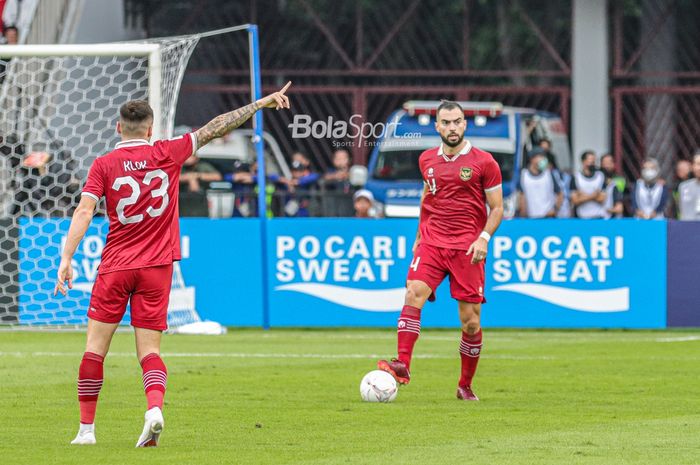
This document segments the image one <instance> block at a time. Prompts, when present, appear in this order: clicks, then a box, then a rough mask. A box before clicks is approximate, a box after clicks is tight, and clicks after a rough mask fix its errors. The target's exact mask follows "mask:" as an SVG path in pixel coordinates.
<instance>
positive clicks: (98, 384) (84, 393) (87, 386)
mask: <svg viewBox="0 0 700 465" xmlns="http://www.w3.org/2000/svg"><path fill="white" fill-rule="evenodd" d="M103 362H104V357H103V356H101V355H97V354H95V353H92V352H85V354H83V360H82V361H81V362H80V370H79V371H78V402H79V403H80V423H82V424H85V425H90V424H92V423H95V410H96V409H97V396H99V394H100V389H102V382H103V380H104V375H103Z"/></svg>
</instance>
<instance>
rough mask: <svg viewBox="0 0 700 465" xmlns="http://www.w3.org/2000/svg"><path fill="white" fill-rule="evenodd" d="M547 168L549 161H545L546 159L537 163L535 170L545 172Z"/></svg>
mask: <svg viewBox="0 0 700 465" xmlns="http://www.w3.org/2000/svg"><path fill="white" fill-rule="evenodd" d="M548 166H549V161H547V159H546V158H543V159H542V160H540V161H538V162H537V169H539V170H540V171H544V170H546V169H547V167H548Z"/></svg>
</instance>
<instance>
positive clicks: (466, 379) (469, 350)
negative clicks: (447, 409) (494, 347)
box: [459, 328, 482, 387]
mask: <svg viewBox="0 0 700 465" xmlns="http://www.w3.org/2000/svg"><path fill="white" fill-rule="evenodd" d="M481 346H482V339H481V328H479V330H478V331H477V332H475V333H474V334H468V333H466V332H464V331H462V341H461V342H460V344H459V356H460V358H461V359H462V374H461V376H460V378H459V385H460V386H461V387H468V386H471V385H472V379H473V378H474V373H476V366H477V365H478V364H479V356H480V355H481Z"/></svg>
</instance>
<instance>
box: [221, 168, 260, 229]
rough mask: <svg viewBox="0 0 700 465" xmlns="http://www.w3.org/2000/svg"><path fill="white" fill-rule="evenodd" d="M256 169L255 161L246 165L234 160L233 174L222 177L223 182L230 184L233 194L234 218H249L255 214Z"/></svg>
mask: <svg viewBox="0 0 700 465" xmlns="http://www.w3.org/2000/svg"><path fill="white" fill-rule="evenodd" d="M257 169H258V163H257V161H254V162H253V163H246V162H243V161H240V160H236V162H235V163H234V164H233V172H232V173H229V174H225V175H224V181H228V182H230V183H231V185H232V189H233V193H234V194H235V199H234V204H233V216H235V217H249V216H253V215H255V214H256V213H257V211H256V208H255V206H256V205H257V194H256V191H257V189H256V186H257V185H258V178H257Z"/></svg>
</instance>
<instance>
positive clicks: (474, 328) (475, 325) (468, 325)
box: [462, 318, 481, 336]
mask: <svg viewBox="0 0 700 465" xmlns="http://www.w3.org/2000/svg"><path fill="white" fill-rule="evenodd" d="M480 329H481V323H480V322H479V319H478V318H476V319H472V320H468V321H467V322H462V331H464V332H465V333H467V334H469V335H470V336H472V335H474V334H476V333H478V332H479V330H480Z"/></svg>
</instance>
